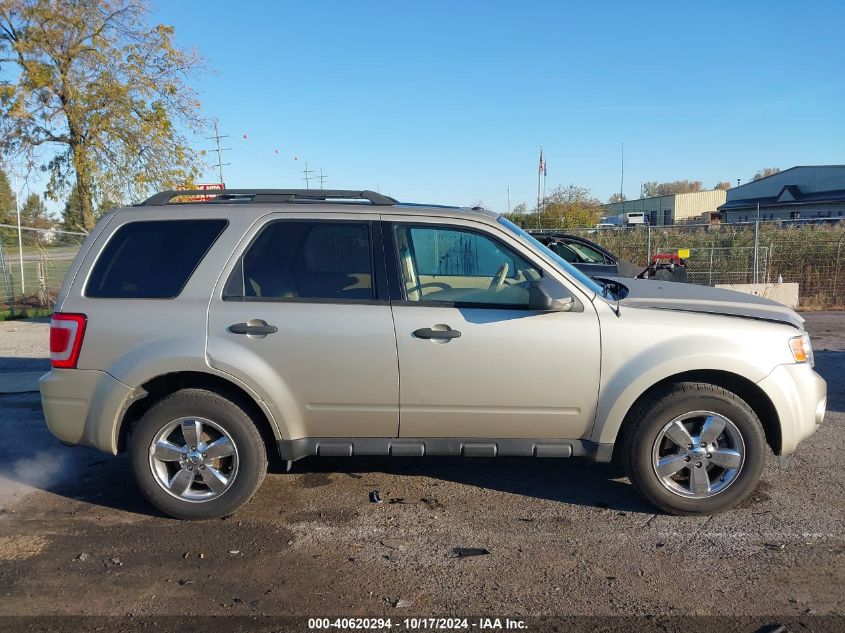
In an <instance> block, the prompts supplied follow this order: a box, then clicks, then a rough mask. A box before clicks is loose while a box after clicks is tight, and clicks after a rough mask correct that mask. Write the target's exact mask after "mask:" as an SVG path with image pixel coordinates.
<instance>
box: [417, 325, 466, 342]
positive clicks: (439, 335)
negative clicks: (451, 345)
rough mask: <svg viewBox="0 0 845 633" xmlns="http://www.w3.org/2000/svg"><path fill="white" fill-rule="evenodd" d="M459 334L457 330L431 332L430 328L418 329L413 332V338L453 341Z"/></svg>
mask: <svg viewBox="0 0 845 633" xmlns="http://www.w3.org/2000/svg"><path fill="white" fill-rule="evenodd" d="M460 335H461V333H460V332H459V331H458V330H453V329H452V328H449V329H447V330H432V329H431V328H430V327H424V328H420V329H419V330H414V336H416V337H417V338H424V339H432V338H436V339H447V340H448V339H453V338H458V337H459V336H460Z"/></svg>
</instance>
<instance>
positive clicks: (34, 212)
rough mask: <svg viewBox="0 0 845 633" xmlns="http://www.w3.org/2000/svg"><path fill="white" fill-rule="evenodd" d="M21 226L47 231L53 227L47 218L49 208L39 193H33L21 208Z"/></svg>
mask: <svg viewBox="0 0 845 633" xmlns="http://www.w3.org/2000/svg"><path fill="white" fill-rule="evenodd" d="M21 224H23V225H24V226H31V227H33V228H36V229H46V228H49V227H50V225H51V222H50V218H49V217H48V216H47V206H46V205H45V204H44V201H43V200H41V196H39V195H38V194H37V193H31V194H29V195H28V196H27V197H26V200H25V201H24V203H23V206H22V207H21Z"/></svg>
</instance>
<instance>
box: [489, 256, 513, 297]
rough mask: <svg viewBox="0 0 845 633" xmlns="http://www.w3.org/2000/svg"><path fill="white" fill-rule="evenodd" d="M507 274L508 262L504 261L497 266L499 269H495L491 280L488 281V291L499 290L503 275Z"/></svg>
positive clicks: (502, 283) (503, 281) (503, 278)
mask: <svg viewBox="0 0 845 633" xmlns="http://www.w3.org/2000/svg"><path fill="white" fill-rule="evenodd" d="M507 276H508V263H507V262H504V263H503V264H502V265H501V266H499V270H497V271H496V274H495V275H494V276H493V280H492V281H491V282H490V287H489V288H487V290H489V291H490V292H499V291H500V290H501V289H502V286H503V285H504V283H505V277H507Z"/></svg>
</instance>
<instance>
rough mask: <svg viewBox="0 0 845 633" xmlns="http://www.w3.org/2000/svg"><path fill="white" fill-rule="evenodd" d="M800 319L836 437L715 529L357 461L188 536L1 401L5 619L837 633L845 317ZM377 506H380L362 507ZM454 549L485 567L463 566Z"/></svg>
mask: <svg viewBox="0 0 845 633" xmlns="http://www.w3.org/2000/svg"><path fill="white" fill-rule="evenodd" d="M805 316H806V317H807V319H808V329H809V331H810V332H811V334H812V336H813V340H814V346H815V349H816V361H817V369H818V371H819V372H820V373H821V374H822V375H823V376H824V377H825V378H826V379H827V381H828V386H829V390H830V393H829V412H828V415H827V418H826V422H825V424H824V426H823V427H822V428H821V429H820V430H819V432H817V433H816V434H815V435H814V436H813V437H811V438H810V439H809V440H808V441H806V442H805V443H804V444H802V445H801V447H800V449H799V450H798V452H797V453H796V454H795V455H794V457H793V459H792V462H791V464H790V466H789V468H787V469H786V470H781V469H780V468H779V467H778V465H777V463H776V461H775V459H774V458H773V457H771V458H770V459H769V462H768V464H767V467H766V471H765V474H764V476H763V481H762V482H761V484H760V486H759V488H758V489H757V491H756V492H755V493H754V494H753V495H752V497H751V499H750V500H748V501H746V502H745V503H744V504H743V505H742V506H741V507H740V508H738V509H735V510H733V511H730V512H728V513H725V514H722V515H717V516H713V517H706V518H677V517H670V516H664V515H659V514H657V515H656V514H654V513H653V512H652V510H651V509H650V508H649V507H648V506H646V505H645V504H644V503H643V502H641V501H640V499H639V497H638V496H637V495H636V493H635V492H634V491H633V489H632V488H631V486H630V484H629V483H628V481H627V480H626V479H624V478H617V476H616V475H615V473H614V471H613V470H612V469H611V468H610V467H609V466H605V465H591V464H585V463H580V462H577V461H574V460H571V461H566V460H535V461H531V460H520V459H498V460H486V459H477V460H472V461H466V460H464V461H461V460H450V459H440V458H427V459H420V460H413V459H404V460H396V461H389V460H382V459H363V458H358V459H353V460H340V459H336V460H335V459H332V460H329V459H323V460H321V461H320V460H314V459H311V460H305V461H301V462H298V463H297V464H296V465H295V468H294V471H293V472H292V473H289V474H285V473H282V472H279V471H278V469H277V472H275V473H273V474H271V475H269V476H268V478H267V480H266V481H265V483H264V485H263V487H262V488H261V490H260V491H259V493H258V495H257V496H256V497H255V498H254V499H253V501H252V502H251V503H250V504H249V505H248V506H247V507H246V508H244V509H243V510H242V511H240V512H239V513H238V514H237V515H236V516H233V517H231V518H228V519H224V520H220V521H214V522H206V523H187V522H179V521H174V520H170V519H168V518H164V517H162V516H160V515H158V514H156V513H155V511H153V510H152V508H150V507H149V506H148V505H146V504H145V503H144V502H143V501H141V500H139V498H138V495H137V494H136V492H135V489H134V486H133V484H132V481H131V478H130V473H129V469H128V463H127V459H126V457H125V456H121V457H117V458H112V457H109V456H107V455H104V454H101V453H98V452H95V451H93V450H88V449H84V448H66V447H63V446H62V445H61V444H59V443H58V442H57V441H56V440H55V439H53V438H52V436H51V435H49V433H48V431H47V430H46V427H45V426H44V422H43V418H42V415H41V411H40V406H39V400H38V395H37V394H35V393H28V394H11V395H3V396H0V429H2V431H3V437H4V440H3V442H2V444H0V615H6V616H9V615H42V616H43V615H70V614H77V615H79V614H84V615H122V616H132V617H134V618H142V617H143V616H149V615H158V616H161V615H191V614H196V615H213V614H226V615H241V616H261V615H262V614H270V615H313V616H325V615H337V614H343V615H361V616H364V615H369V616H377V615H382V616H390V617H393V618H404V617H408V616H411V615H436V616H440V615H454V614H464V615H471V614H472V615H483V616H491V617H504V616H508V615H514V616H560V615H602V616H608V615H631V616H642V615H652V616H661V617H662V616H669V617H671V616H679V615H686V616H698V620H696V621H697V622H700V623H705V622H708V621H709V622H710V624H708V625H707V626H705V625H704V624H701V626H702V627H704V628H711V629H712V628H716V629H717V630H718V629H720V628H721V629H722V630H725V629H726V628H727V626H726V625H725V623H724V621H722V624H721V625H719V624H718V622H720V621H719V620H708V618H707V617H705V616H717V615H723V616H732V615H743V616H755V620H753V621H754V622H756V623H757V624H760V623H765V622H770V621H771V622H777V621H788V622H793V623H795V624H794V626H795V628H792V630H799V629H800V628H801V625H800V624H798V623H797V620H794V618H798V619H800V620H803V621H804V624H805V626H809V627H810V628H811V629H814V630H815V629H822V628H824V629H827V630H834V629H835V628H838V627H839V626H845V620H842V619H841V618H842V617H843V615H845V589H843V586H844V585H845V523H843V518H844V517H845V512H844V511H845V477H843V476H842V475H843V472H845V451H843V450H842V447H843V446H845V379H843V377H845V313H811V314H807V315H805ZM0 326H2V329H0V350H2V351H0V356H3V357H4V358H0V371H12V370H31V369H33V368H39V367H43V366H45V365H46V362H45V361H44V360H43V359H44V356H45V345H46V325H45V324H14V323H7V324H0ZM12 328H19V329H18V331H17V332H13V331H11V329H12ZM21 328H22V329H21ZM17 336H19V337H20V339H21V340H22V341H23V342H22V343H21V344H20V345H19V346H16V347H15V346H13V345H12V344H11V343H10V341H14V340H17V338H16V337H17ZM13 347H15V349H12V348H13ZM21 350H22V351H21ZM373 490H379V491H380V493H381V496H382V498H383V499H384V500H385V502H384V503H382V504H374V503H370V501H369V498H368V495H369V493H370V491H373ZM456 547H462V548H484V549H486V550H487V551H488V552H489V553H488V554H485V555H480V556H471V557H454V556H453V548H456ZM399 600H402V601H403V602H401V603H398V601H399ZM397 603H398V606H397ZM406 605H407V606H406ZM831 616H833V617H831ZM132 621H133V622H136V621H138V620H132ZM670 621H674V622H675V623H677V622H679V620H670ZM9 622H11V621H9ZM64 622H65V626H70V625H68V624H67V622H69V621H64ZM74 622H76V623H77V624H80V622H84V621H79V620H75V621H74ZM808 622H810V623H809V624H808ZM171 623H172V622H171ZM755 626H756V625H755ZM0 627H2V624H0ZM302 628H303V629H304V628H305V627H304V624H302ZM672 628H674V627H672ZM745 630H748V629H747V628H746V629H745ZM750 630H756V629H753V628H752V629H750ZM840 630H841V629H840Z"/></svg>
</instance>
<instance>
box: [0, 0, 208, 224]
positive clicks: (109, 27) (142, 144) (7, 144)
mask: <svg viewBox="0 0 845 633" xmlns="http://www.w3.org/2000/svg"><path fill="white" fill-rule="evenodd" d="M147 18H148V12H147V9H146V7H145V6H144V0H74V1H67V0H65V1H61V2H58V1H56V0H0V71H2V74H0V152H2V153H5V154H6V155H23V156H25V157H26V158H27V159H28V160H29V162H30V163H32V164H34V163H36V162H39V161H40V160H41V159H44V160H46V164H45V165H44V166H43V167H44V169H46V170H47V171H48V172H49V174H50V181H49V185H48V187H47V195H48V196H49V197H51V198H53V199H59V197H60V196H61V194H63V193H65V192H67V191H68V190H69V188H70V186H71V185H75V186H76V189H77V196H78V199H79V208H80V212H81V223H80V224H81V226H82V227H84V228H85V229H88V230H90V229H91V228H93V226H94V219H95V218H94V216H95V214H94V209H95V208H96V204H95V199H104V198H111V199H124V198H130V199H131V198H136V197H139V196H141V195H144V194H145V193H146V192H148V191H149V190H151V189H154V188H171V187H175V186H178V185H183V184H189V183H190V182H193V181H194V180H195V179H196V176H197V175H198V173H199V171H198V170H199V167H200V156H199V155H198V154H197V153H196V152H194V151H193V150H191V149H190V147H189V144H188V140H187V137H186V135H185V133H183V132H182V131H180V130H182V129H186V130H188V131H193V132H199V131H201V130H202V128H203V126H204V121H203V120H202V119H201V117H200V116H199V105H200V104H199V101H198V100H197V95H196V93H195V91H194V90H193V89H192V88H191V87H190V86H189V84H188V80H189V79H190V78H191V77H192V76H193V75H194V74H195V73H196V71H198V70H199V69H201V68H202V65H203V60H202V58H201V57H200V56H199V55H198V54H197V53H196V51H193V50H191V51H185V50H182V49H180V48H178V47H176V46H175V45H174V44H173V33H174V29H173V27H171V26H165V25H161V24H159V25H154V26H150V25H149V24H148V21H147ZM179 123H181V124H182V127H180V126H179V125H178V124H179Z"/></svg>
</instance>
